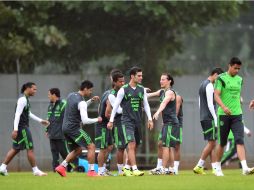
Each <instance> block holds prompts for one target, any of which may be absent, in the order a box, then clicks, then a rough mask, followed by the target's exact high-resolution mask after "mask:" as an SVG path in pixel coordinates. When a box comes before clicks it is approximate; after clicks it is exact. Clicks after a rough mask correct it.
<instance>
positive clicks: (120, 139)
mask: <svg viewBox="0 0 254 190" xmlns="http://www.w3.org/2000/svg"><path fill="white" fill-rule="evenodd" d="M113 129H114V140H115V145H116V147H117V148H119V149H125V148H126V139H125V138H124V133H123V127H122V122H121V120H118V119H115V121H114V128H113Z"/></svg>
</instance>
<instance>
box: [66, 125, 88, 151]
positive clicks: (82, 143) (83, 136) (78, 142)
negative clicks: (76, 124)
mask: <svg viewBox="0 0 254 190" xmlns="http://www.w3.org/2000/svg"><path fill="white" fill-rule="evenodd" d="M64 136H65V139H66V141H67V144H68V146H69V148H70V150H74V149H76V148H78V147H84V148H86V147H87V146H88V145H89V144H92V143H93V142H92V140H91V138H90V136H89V135H88V134H87V133H86V132H85V131H84V130H83V129H80V128H79V129H76V130H73V131H64Z"/></svg>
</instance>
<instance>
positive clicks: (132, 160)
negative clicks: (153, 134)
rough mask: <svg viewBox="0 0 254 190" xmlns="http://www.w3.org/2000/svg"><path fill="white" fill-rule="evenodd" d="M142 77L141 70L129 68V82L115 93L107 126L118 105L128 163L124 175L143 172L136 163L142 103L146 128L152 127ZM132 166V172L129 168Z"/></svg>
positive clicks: (111, 125)
mask: <svg viewBox="0 0 254 190" xmlns="http://www.w3.org/2000/svg"><path fill="white" fill-rule="evenodd" d="M142 79H143V75H142V70H141V69H140V68H138V67H133V68H131V70H130V82H129V83H128V84H126V85H124V86H123V87H121V88H120V90H119V91H118V93H117V98H116V101H115V104H114V106H113V110H112V113H111V116H110V120H109V123H108V125H107V127H108V128H109V129H112V128H113V122H114V118H115V115H116V112H117V109H118V107H119V105H120V104H121V107H122V109H123V114H122V119H121V121H122V128H123V132H124V136H125V144H126V145H127V146H128V152H127V154H128V164H127V165H125V167H124V169H123V170H124V175H125V176H132V175H134V176H142V175H144V172H141V171H139V170H138V168H137V165H136V149H137V146H138V145H139V144H140V143H141V132H140V130H141V123H142V104H143V106H144V110H145V112H146V115H147V117H148V129H150V130H151V129H152V128H153V121H152V117H151V112H150V106H149V104H148V101H147V95H146V92H145V89H144V87H143V86H142V85H140V84H141V82H142ZM130 166H131V167H132V172H131V170H130Z"/></svg>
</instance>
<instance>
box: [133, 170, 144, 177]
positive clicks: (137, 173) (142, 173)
mask: <svg viewBox="0 0 254 190" xmlns="http://www.w3.org/2000/svg"><path fill="white" fill-rule="evenodd" d="M132 174H133V175H134V176H143V175H144V174H145V173H144V172H141V171H139V170H134V171H133V172H132Z"/></svg>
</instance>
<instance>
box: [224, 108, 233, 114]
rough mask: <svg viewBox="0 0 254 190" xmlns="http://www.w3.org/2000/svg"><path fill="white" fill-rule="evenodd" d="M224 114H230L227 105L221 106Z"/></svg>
mask: <svg viewBox="0 0 254 190" xmlns="http://www.w3.org/2000/svg"><path fill="white" fill-rule="evenodd" d="M222 109H223V111H224V113H225V114H226V115H231V111H230V110H229V109H228V108H227V107H223V108H222Z"/></svg>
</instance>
